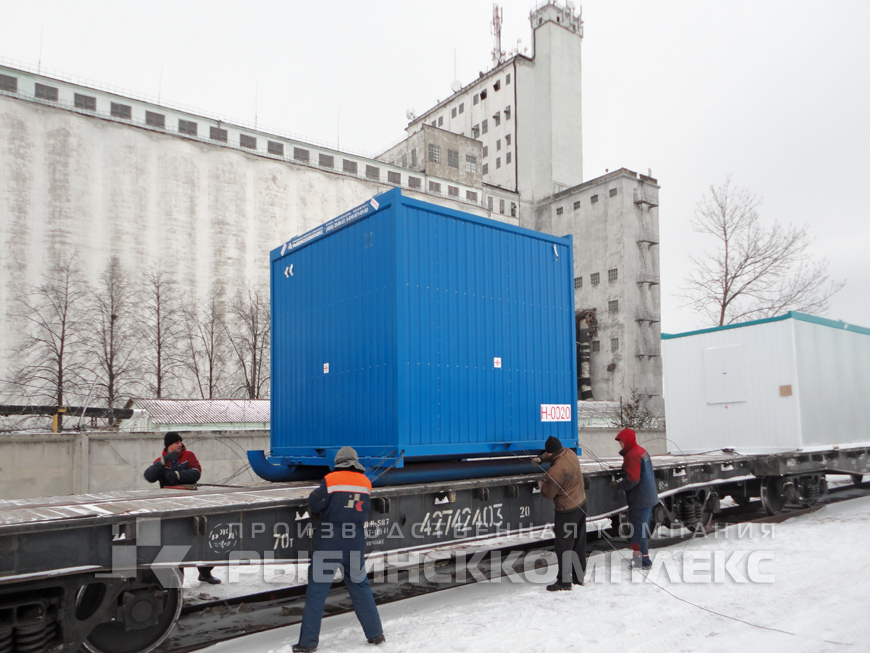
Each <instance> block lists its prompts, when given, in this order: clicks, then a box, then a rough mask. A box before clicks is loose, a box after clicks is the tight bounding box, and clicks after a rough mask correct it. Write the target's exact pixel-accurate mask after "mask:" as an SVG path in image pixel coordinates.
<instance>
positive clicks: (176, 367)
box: [140, 268, 185, 399]
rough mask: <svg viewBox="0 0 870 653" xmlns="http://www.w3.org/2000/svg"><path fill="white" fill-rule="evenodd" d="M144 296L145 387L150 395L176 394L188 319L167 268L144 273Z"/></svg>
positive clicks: (143, 354)
mask: <svg viewBox="0 0 870 653" xmlns="http://www.w3.org/2000/svg"><path fill="white" fill-rule="evenodd" d="M140 297H141V300H142V306H141V311H142V325H141V333H142V341H141V343H140V349H141V361H142V372H143V377H144V382H145V391H146V392H147V394H148V395H149V396H153V397H156V398H157V399H162V398H164V397H165V396H171V395H172V390H173V386H174V384H175V383H176V382H177V381H178V376H179V374H180V372H181V369H180V368H181V366H182V365H181V358H180V355H181V349H180V348H181V344H182V342H183V340H182V339H183V338H184V336H185V328H184V327H185V323H184V315H183V313H182V307H181V301H180V299H179V295H178V286H177V285H176V283H175V281H174V280H173V279H172V278H171V277H170V276H169V274H167V273H166V272H165V271H164V270H162V269H160V268H152V269H151V270H149V271H147V272H146V273H145V275H144V279H143V288H142V292H141V295H140Z"/></svg>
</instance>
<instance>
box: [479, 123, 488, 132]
mask: <svg viewBox="0 0 870 653" xmlns="http://www.w3.org/2000/svg"><path fill="white" fill-rule="evenodd" d="M480 131H481V132H482V133H484V134H485V133H486V132H488V131H489V125H488V124H486V120H484V121H483V122H482V123H480Z"/></svg>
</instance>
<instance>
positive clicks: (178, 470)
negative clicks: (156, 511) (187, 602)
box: [144, 431, 221, 585]
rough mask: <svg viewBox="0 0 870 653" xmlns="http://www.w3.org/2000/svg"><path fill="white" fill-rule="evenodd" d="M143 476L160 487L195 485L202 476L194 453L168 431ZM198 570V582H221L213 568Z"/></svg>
mask: <svg viewBox="0 0 870 653" xmlns="http://www.w3.org/2000/svg"><path fill="white" fill-rule="evenodd" d="M144 476H145V480H146V481H148V482H149V483H160V487H178V486H180V485H195V484H196V483H197V482H198V481H199V478H200V476H202V465H200V464H199V460H197V458H196V456H195V455H194V453H193V452H192V451H188V449H187V448H186V447H185V446H184V443H183V442H182V438H181V434H179V433H176V432H175V431H170V432H169V433H167V434H166V435H164V436H163V453H162V454H161V455H160V456H159V457H158V458H157V460H155V461H154V464H152V465H151V467H149V468H148V469H146V470H145V474H144ZM198 569H199V580H200V582H203V583H209V584H211V585H218V584H219V583H220V582H221V581H220V578H215V577H214V576H213V575H212V573H211V572H212V569H214V567H213V566H212V567H206V566H202V567H198ZM183 574H184V571H183V570H182V575H183Z"/></svg>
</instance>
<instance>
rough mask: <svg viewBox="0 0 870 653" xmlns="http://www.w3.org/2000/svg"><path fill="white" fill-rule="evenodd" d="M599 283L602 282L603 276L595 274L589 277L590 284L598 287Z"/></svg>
mask: <svg viewBox="0 0 870 653" xmlns="http://www.w3.org/2000/svg"><path fill="white" fill-rule="evenodd" d="M599 281H601V275H600V274H598V273H597V272H593V273H592V274H590V275H589V283H591V284H592V285H593V286H597V285H598V282H599Z"/></svg>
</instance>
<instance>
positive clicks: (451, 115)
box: [450, 107, 456, 118]
mask: <svg viewBox="0 0 870 653" xmlns="http://www.w3.org/2000/svg"><path fill="white" fill-rule="evenodd" d="M450 117H451V118H455V117H456V107H453V110H452V111H451V112H450Z"/></svg>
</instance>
